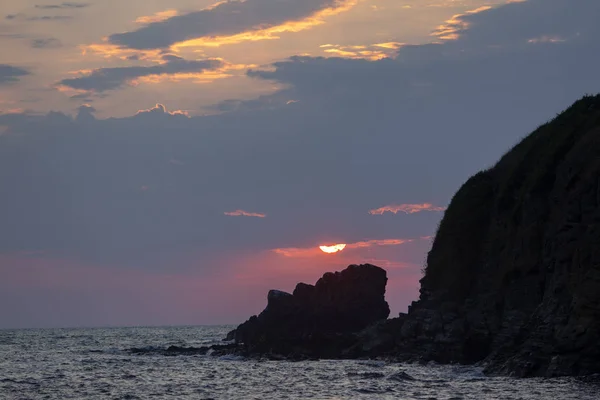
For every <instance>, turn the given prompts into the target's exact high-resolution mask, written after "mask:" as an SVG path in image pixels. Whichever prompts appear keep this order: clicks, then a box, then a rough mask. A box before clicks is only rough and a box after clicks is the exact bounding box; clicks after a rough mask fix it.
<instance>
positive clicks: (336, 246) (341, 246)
mask: <svg viewBox="0 0 600 400" xmlns="http://www.w3.org/2000/svg"><path fill="white" fill-rule="evenodd" d="M319 248H320V249H321V251H322V252H323V253H328V254H333V253H337V252H340V251H342V250H344V249H345V248H346V244H344V243H342V244H334V245H332V246H319Z"/></svg>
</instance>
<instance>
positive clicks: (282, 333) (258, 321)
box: [228, 264, 390, 358]
mask: <svg viewBox="0 0 600 400" xmlns="http://www.w3.org/2000/svg"><path fill="white" fill-rule="evenodd" d="M386 283H387V274H386V272H385V270H383V269H381V268H379V267H376V266H374V265H370V264H364V265H350V266H349V267H348V268H346V269H345V270H343V271H341V272H335V273H331V272H328V273H326V274H325V275H323V277H322V278H321V279H319V281H318V282H317V283H316V285H315V286H312V285H307V284H304V283H299V284H298V285H297V286H296V289H295V290H294V293H293V294H289V293H285V292H281V291H277V290H271V291H270V292H269V295H268V303H267V308H265V310H264V311H263V312H262V313H260V315H258V316H253V317H251V318H250V319H249V320H248V321H246V322H245V323H243V324H241V325H240V326H239V327H238V328H237V329H236V330H235V331H232V332H230V334H229V335H228V337H229V338H230V339H235V341H236V342H237V343H239V344H243V346H244V348H245V349H246V351H247V352H248V353H250V354H278V355H282V356H285V357H291V358H303V357H320V358H327V357H341V356H342V351H343V350H344V349H346V348H348V347H350V346H351V345H352V344H353V343H354V342H355V341H356V336H355V335H354V333H356V332H359V331H360V330H362V329H364V328H366V327H367V326H369V325H370V324H372V323H374V322H376V321H380V320H385V319H386V318H387V317H388V315H389V313H390V309H389V306H388V304H387V302H386V301H385V285H386Z"/></svg>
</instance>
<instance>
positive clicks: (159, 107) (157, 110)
mask: <svg viewBox="0 0 600 400" xmlns="http://www.w3.org/2000/svg"><path fill="white" fill-rule="evenodd" d="M144 114H149V115H171V116H182V117H186V118H189V114H188V112H187V111H184V110H175V111H167V107H165V106H164V105H163V104H156V105H155V106H154V107H152V108H150V109H147V110H139V111H138V112H137V113H136V115H137V116H143V115H144Z"/></svg>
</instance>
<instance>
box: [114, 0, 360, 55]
mask: <svg viewBox="0 0 600 400" xmlns="http://www.w3.org/2000/svg"><path fill="white" fill-rule="evenodd" d="M355 3H356V1H355V0H303V1H290V0H284V1H272V0H246V1H236V0H232V1H222V2H219V3H216V4H215V5H213V6H211V7H209V8H206V9H204V10H200V11H196V12H192V13H188V14H183V15H177V16H173V17H170V18H167V19H164V18H160V19H159V20H158V21H154V22H150V23H149V24H148V25H147V26H144V27H142V28H139V29H137V30H135V31H132V32H126V33H118V34H114V35H111V36H110V37H109V39H108V41H109V43H111V44H113V45H118V46H120V47H125V48H131V49H138V50H149V49H158V48H169V47H171V46H173V45H175V44H178V43H182V42H187V41H191V40H195V39H202V38H204V39H210V38H215V37H217V38H224V37H225V38H226V37H234V36H237V35H241V34H244V35H246V37H245V38H239V37H238V38H237V39H236V40H235V41H234V42H236V41H241V40H253V39H252V34H253V33H255V34H258V36H259V39H267V38H270V37H272V34H273V33H276V32H284V31H297V30H301V29H306V28H308V27H310V26H314V25H316V24H319V23H321V21H320V19H319V18H322V17H325V16H327V15H331V14H334V13H337V12H340V11H343V10H345V9H347V8H349V7H351V6H353V5H354V4H355ZM145 20H148V21H152V19H150V18H148V19H145ZM261 32H262V34H261ZM238 39H239V40H238ZM225 42H226V40H225Z"/></svg>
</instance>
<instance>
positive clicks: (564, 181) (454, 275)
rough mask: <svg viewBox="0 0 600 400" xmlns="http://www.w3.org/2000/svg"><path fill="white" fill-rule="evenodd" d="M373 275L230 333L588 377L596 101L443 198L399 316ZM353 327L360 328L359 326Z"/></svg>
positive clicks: (598, 326) (279, 344)
mask: <svg viewBox="0 0 600 400" xmlns="http://www.w3.org/2000/svg"><path fill="white" fill-rule="evenodd" d="M386 281H387V278H386V273H385V271H383V270H382V269H380V268H378V267H375V266H372V265H360V266H356V265H353V266H350V267H348V269H346V270H345V271H343V272H341V273H335V274H325V275H324V276H323V278H321V279H320V280H319V282H317V285H316V286H314V287H313V286H310V285H304V284H299V285H298V286H297V287H296V290H295V291H294V294H293V295H290V294H288V293H283V292H276V291H271V292H270V293H269V304H268V306H267V308H266V309H265V311H263V312H262V313H261V314H260V315H259V316H258V317H256V316H254V317H252V318H250V320H248V321H247V322H245V323H244V324H242V325H240V326H239V327H238V329H237V330H235V331H234V332H232V333H231V334H230V339H232V338H235V340H236V341H237V342H238V343H243V344H244V345H245V347H246V349H247V354H252V353H254V354H257V353H259V354H265V353H276V354H280V355H284V356H286V357H292V358H294V357H295V356H298V355H300V356H309V357H345V358H357V357H374V356H389V357H393V358H394V359H396V360H400V361H410V360H412V361H417V360H420V361H437V362H441V363H454V362H456V363H464V364H472V363H477V362H480V361H481V362H483V363H484V365H485V366H486V371H487V372H488V373H498V374H510V375H516V376H521V377H525V376H560V375H591V374H596V373H600V346H599V345H598V344H599V343H600V96H595V97H585V98H583V99H582V100H580V101H578V102H576V103H575V104H574V105H573V106H572V107H570V108H569V109H568V110H566V111H565V112H563V113H562V114H561V115H559V116H558V117H557V118H556V119H554V120H553V121H551V122H550V123H547V124H545V125H543V126H541V127H540V128H538V129H537V130H536V131H535V132H533V133H532V134H531V135H529V136H528V137H526V138H525V139H524V140H523V141H521V142H520V143H519V144H518V145H517V146H515V147H514V148H513V149H512V150H510V151H509V152H508V153H507V154H506V155H505V156H504V157H502V159H501V160H500V161H499V162H498V163H497V164H496V165H495V166H494V167H493V168H490V169H488V170H486V171H482V172H479V173H478V174H476V175H475V176H473V177H472V178H470V179H469V180H468V181H467V182H466V183H465V184H464V185H463V186H462V187H461V188H460V190H459V191H458V192H457V193H456V194H455V196H454V198H453V199H452V202H451V204H450V206H449V207H448V210H447V211H446V213H445V215H444V218H443V219H442V221H441V223H440V226H439V229H438V232H437V234H436V237H435V240H434V243H433V246H432V249H431V251H430V252H429V254H428V257H427V266H426V268H425V276H424V277H423V279H421V290H420V293H421V295H420V299H419V301H416V302H413V304H412V305H411V307H410V308H409V312H408V314H401V315H400V317H398V318H394V319H390V320H385V318H386V317H387V315H388V313H389V308H388V305H387V303H386V302H385V301H384V291H385V283H386ZM363 328H364V329H363Z"/></svg>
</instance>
